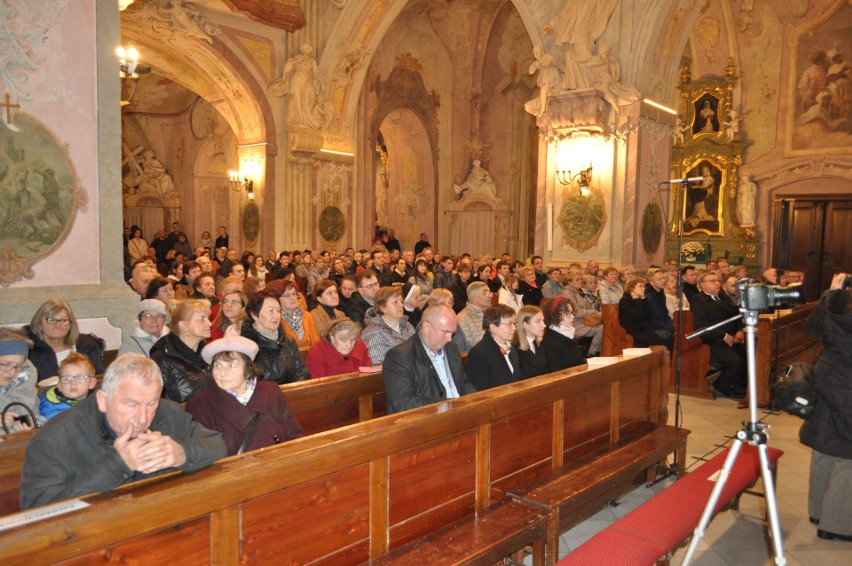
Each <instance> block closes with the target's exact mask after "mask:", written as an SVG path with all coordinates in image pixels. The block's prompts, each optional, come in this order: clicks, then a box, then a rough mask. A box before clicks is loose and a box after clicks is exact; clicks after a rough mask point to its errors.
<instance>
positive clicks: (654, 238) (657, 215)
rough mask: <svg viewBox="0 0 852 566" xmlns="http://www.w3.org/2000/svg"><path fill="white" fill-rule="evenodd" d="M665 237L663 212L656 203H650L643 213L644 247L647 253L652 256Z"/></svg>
mask: <svg viewBox="0 0 852 566" xmlns="http://www.w3.org/2000/svg"><path fill="white" fill-rule="evenodd" d="M662 237H663V211H662V210H660V205H658V204H657V203H656V202H654V201H652V202H649V203H648V204H647V205H646V206H645V212H644V213H642V247H643V248H644V249H645V253H646V254H648V255H652V254H654V253H656V252H657V248H659V247H660V240H661V239H662Z"/></svg>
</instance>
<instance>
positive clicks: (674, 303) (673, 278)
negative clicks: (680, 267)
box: [663, 271, 689, 320]
mask: <svg viewBox="0 0 852 566" xmlns="http://www.w3.org/2000/svg"><path fill="white" fill-rule="evenodd" d="M677 281H678V276H677V272H673V271H669V272H667V273H666V286H665V287H663V291H664V292H665V294H666V310H667V311H669V316H670V317H671V318H672V320H674V317H675V313H677V311H679V310H685V311H688V310H689V299H687V298H686V294H685V293H683V292H681V297H680V302H678V299H677ZM678 305H680V306H681V307H682V308H678Z"/></svg>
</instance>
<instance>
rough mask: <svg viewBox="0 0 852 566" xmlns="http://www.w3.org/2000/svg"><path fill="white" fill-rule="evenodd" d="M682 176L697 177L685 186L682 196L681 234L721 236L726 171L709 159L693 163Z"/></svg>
mask: <svg viewBox="0 0 852 566" xmlns="http://www.w3.org/2000/svg"><path fill="white" fill-rule="evenodd" d="M684 177H693V178H694V177H701V180H700V181H692V182H690V183H689V184H688V185H687V186H686V190H685V194H684V195H683V197H684V198H683V217H682V218H683V235H684V236H691V235H693V234H696V233H704V234H707V235H708V236H721V235H722V232H723V229H722V228H723V226H724V218H723V217H722V215H723V210H724V201H725V199H724V195H725V190H726V188H727V178H728V175H727V168H726V167H725V166H724V165H723V164H721V163H719V162H717V161H715V160H714V159H711V158H702V159H698V160H696V161H695V162H694V163H693V164H692V165H691V167H690V168H689V169H688V170H687V172H686V173H685V174H684Z"/></svg>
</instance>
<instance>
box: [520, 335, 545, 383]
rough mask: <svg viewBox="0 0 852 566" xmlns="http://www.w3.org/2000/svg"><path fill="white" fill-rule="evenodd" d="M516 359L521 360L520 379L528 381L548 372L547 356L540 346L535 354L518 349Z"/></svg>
mask: <svg viewBox="0 0 852 566" xmlns="http://www.w3.org/2000/svg"><path fill="white" fill-rule="evenodd" d="M518 357H519V358H520V360H521V379H529V378H530V377H535V376H537V375H544V374H545V373H547V372H548V369H547V355H546V354H545V353H544V349H543V348H542V347H541V344H539V345H538V347H537V348H536V350H535V352H533V351H532V350H521V349H520V348H518Z"/></svg>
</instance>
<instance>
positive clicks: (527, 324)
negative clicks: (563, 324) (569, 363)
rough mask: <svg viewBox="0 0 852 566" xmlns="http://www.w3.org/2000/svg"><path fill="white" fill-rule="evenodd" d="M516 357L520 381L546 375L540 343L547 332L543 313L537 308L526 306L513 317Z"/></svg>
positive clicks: (544, 358) (545, 361) (544, 357)
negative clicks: (517, 358) (519, 364)
mask: <svg viewBox="0 0 852 566" xmlns="http://www.w3.org/2000/svg"><path fill="white" fill-rule="evenodd" d="M515 326H516V333H517V334H516V339H517V346H518V355H519V357H520V359H521V379H527V378H528V377H535V376H537V375H542V374H545V373H547V356H546V355H545V353H544V349H543V348H542V347H541V341H542V339H543V338H544V333H545V332H546V330H547V325H546V324H545V323H544V312H542V310H541V309H540V308H539V307H536V306H533V305H526V306H524V307H522V308H521V309H520V310H519V311H518V314H517V316H516V317H515Z"/></svg>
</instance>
